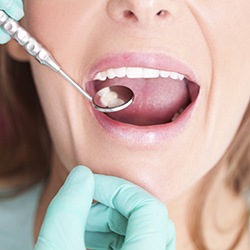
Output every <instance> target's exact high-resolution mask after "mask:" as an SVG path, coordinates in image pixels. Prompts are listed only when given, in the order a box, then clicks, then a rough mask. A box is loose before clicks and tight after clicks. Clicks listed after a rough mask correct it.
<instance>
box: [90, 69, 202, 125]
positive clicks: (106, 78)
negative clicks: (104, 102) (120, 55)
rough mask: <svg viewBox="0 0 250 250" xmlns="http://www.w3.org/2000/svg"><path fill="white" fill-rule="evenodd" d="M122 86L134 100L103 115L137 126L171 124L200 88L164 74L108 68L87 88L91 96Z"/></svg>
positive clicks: (151, 71) (178, 76)
mask: <svg viewBox="0 0 250 250" xmlns="http://www.w3.org/2000/svg"><path fill="white" fill-rule="evenodd" d="M114 85H122V86H126V87H128V88H130V89H131V90H132V91H133V92H134V94H135V99H134V102H133V103H132V105H131V106H129V107H128V108H126V109H124V110H122V111H118V112H114V113H107V114H106V115H107V116H108V117H110V118H111V119H113V120H116V121H119V122H122V123H127V124H133V125H137V126H152V125H159V124H166V123H171V122H173V121H175V120H176V119H178V117H179V116H181V115H182V113H184V112H185V110H186V109H187V108H188V106H189V105H190V104H191V103H193V102H194V101H195V100H196V98H197V96H198V94H199V90H200V87H199V85H198V84H197V83H195V82H193V81H192V80H190V79H188V77H186V76H184V75H182V74H180V73H178V72H171V71H165V70H157V69H151V68H139V67H121V68H110V69H108V70H106V71H102V72H99V73H97V74H96V75H95V77H94V80H93V81H92V82H89V83H87V84H86V90H87V91H88V92H89V93H90V95H92V96H93V95H94V94H95V93H96V92H97V91H99V90H100V89H102V88H104V87H107V86H114Z"/></svg>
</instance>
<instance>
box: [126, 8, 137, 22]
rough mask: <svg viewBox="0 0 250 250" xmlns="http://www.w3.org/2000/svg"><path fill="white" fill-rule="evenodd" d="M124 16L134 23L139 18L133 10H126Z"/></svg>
mask: <svg viewBox="0 0 250 250" xmlns="http://www.w3.org/2000/svg"><path fill="white" fill-rule="evenodd" d="M123 16H124V17H125V18H126V19H130V20H134V21H137V20H138V18H137V17H136V15H135V14H134V13H133V12H132V11H131V10H125V11H124V12H123Z"/></svg>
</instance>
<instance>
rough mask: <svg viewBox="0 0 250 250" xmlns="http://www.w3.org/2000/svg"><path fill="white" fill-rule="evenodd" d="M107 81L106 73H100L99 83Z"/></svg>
mask: <svg viewBox="0 0 250 250" xmlns="http://www.w3.org/2000/svg"><path fill="white" fill-rule="evenodd" d="M106 79H107V74H106V72H100V79H99V80H100V81H105V80H106Z"/></svg>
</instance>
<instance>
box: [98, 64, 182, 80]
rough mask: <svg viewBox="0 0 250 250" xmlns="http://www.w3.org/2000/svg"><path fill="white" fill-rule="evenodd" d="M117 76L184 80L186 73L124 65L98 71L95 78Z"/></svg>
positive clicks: (103, 78) (112, 77) (102, 78)
mask: <svg viewBox="0 0 250 250" xmlns="http://www.w3.org/2000/svg"><path fill="white" fill-rule="evenodd" d="M115 77H119V78H122V77H127V78H158V77H163V78H168V77H170V78H172V79H174V80H181V81H182V80H183V79H184V77H185V76H184V75H182V74H179V73H177V72H170V71H165V70H157V69H150V68H139V67H122V68H116V69H108V70H106V71H102V72H98V73H97V74H96V75H95V77H94V80H99V81H105V80H106V79H107V78H108V79H114V78H115Z"/></svg>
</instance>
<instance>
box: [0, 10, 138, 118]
mask: <svg viewBox="0 0 250 250" xmlns="http://www.w3.org/2000/svg"><path fill="white" fill-rule="evenodd" d="M0 27H2V28H3V29H4V30H5V31H6V32H7V33H8V34H9V35H10V37H11V38H13V39H14V40H16V41H17V42H18V43H19V44H20V45H21V46H22V47H24V49H25V50H26V51H27V52H28V53H29V54H30V55H31V56H32V57H34V58H36V59H37V61H38V62H40V63H41V64H43V65H45V66H47V67H49V68H50V69H52V70H54V71H55V72H56V73H58V74H60V75H61V76H62V77H63V78H64V79H65V80H66V81H68V82H69V83H70V84H71V85H73V86H74V87H75V88H76V89H77V90H78V91H79V92H80V93H81V94H82V95H83V96H84V97H85V98H87V100H89V101H90V102H92V104H93V106H94V108H95V109H96V110H98V111H100V112H105V113H109V112H116V111H120V110H123V109H125V108H127V107H128V106H129V105H131V104H132V102H133V100H134V93H133V92H132V90H131V89H129V88H127V87H125V86H110V87H105V88H102V89H100V90H99V91H98V92H97V93H96V94H95V95H94V96H93V97H91V96H90V95H89V94H88V93H87V92H86V91H85V90H83V89H82V88H81V87H80V86H79V85H78V84H77V83H76V82H75V81H74V80H73V79H72V78H70V77H69V76H68V75H67V74H66V73H65V72H64V71H63V70H62V69H61V67H60V66H59V64H58V63H57V62H56V61H55V59H54V58H53V57H52V55H51V54H50V52H49V51H48V50H46V49H45V48H44V47H43V46H42V45H41V44H40V43H38V42H37V41H36V39H35V38H33V37H32V36H31V35H30V34H29V33H28V32H27V31H26V30H25V29H24V28H23V27H21V26H20V25H19V24H18V23H17V22H16V21H15V20H13V19H12V18H10V17H9V16H8V15H6V14H5V12H3V11H1V10H0Z"/></svg>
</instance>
